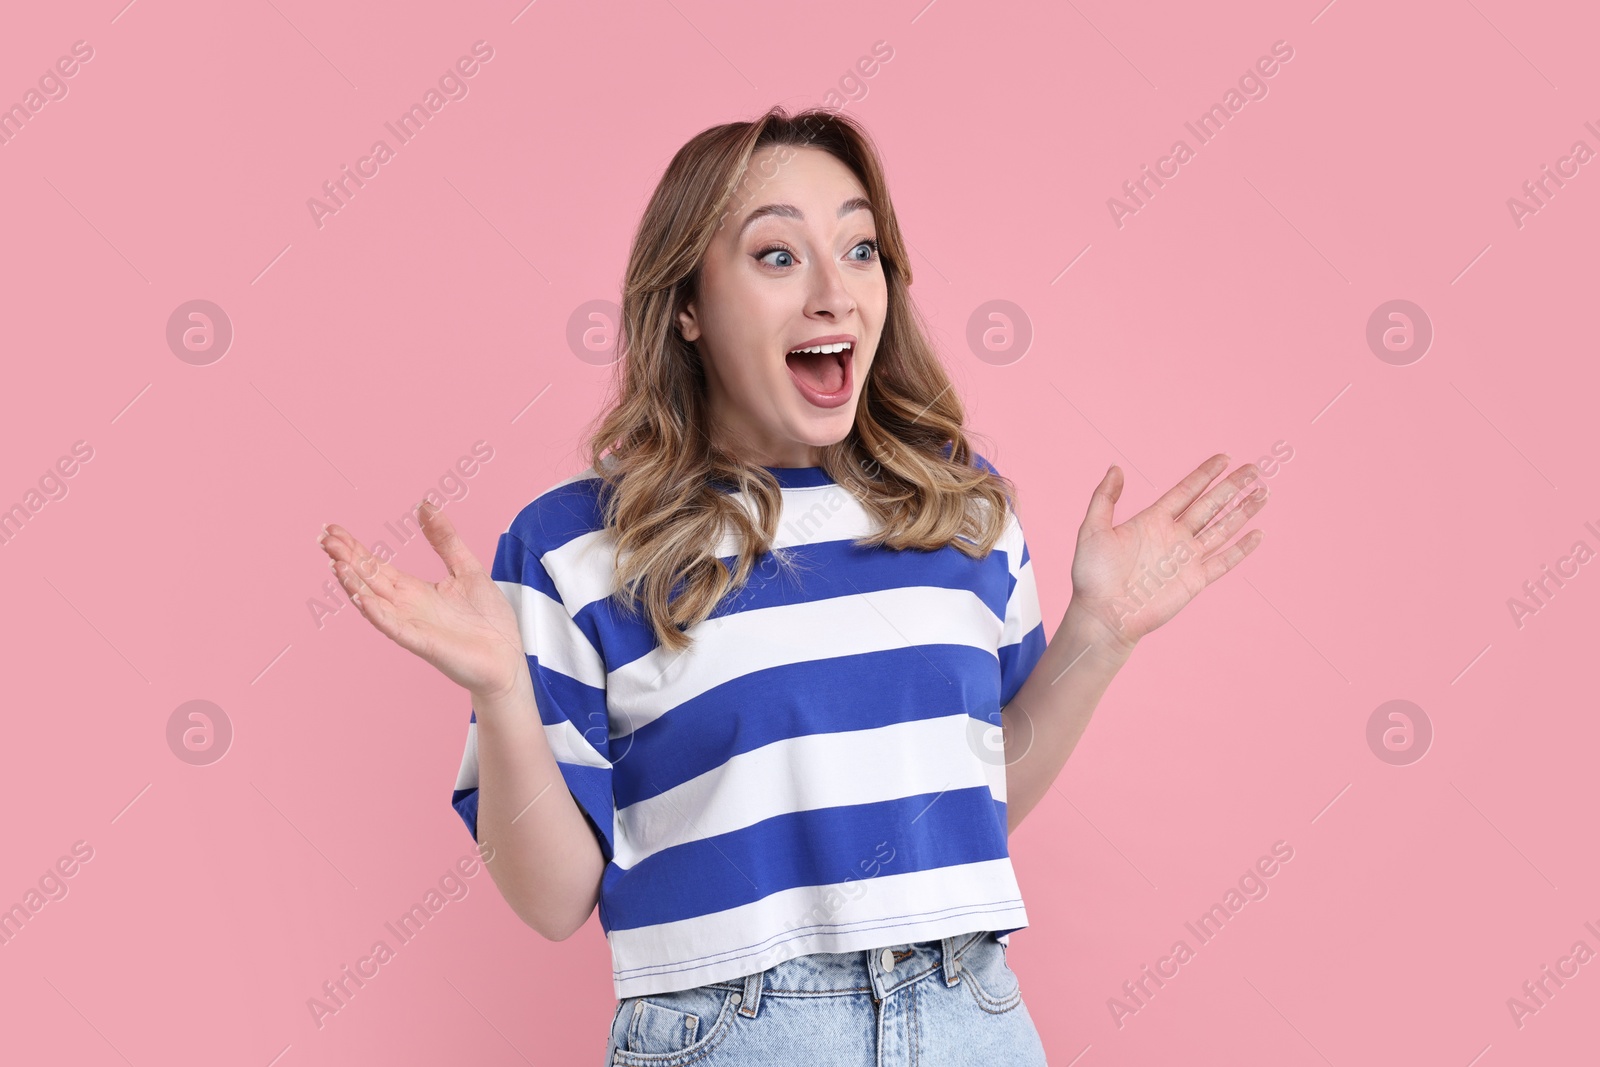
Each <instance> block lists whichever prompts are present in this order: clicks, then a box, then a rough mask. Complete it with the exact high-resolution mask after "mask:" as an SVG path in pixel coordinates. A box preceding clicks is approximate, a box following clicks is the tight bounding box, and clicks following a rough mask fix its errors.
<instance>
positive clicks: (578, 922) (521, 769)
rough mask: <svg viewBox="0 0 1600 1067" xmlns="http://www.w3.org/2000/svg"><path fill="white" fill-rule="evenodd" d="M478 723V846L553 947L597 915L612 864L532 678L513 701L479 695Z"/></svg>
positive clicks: (515, 906) (510, 898)
mask: <svg viewBox="0 0 1600 1067" xmlns="http://www.w3.org/2000/svg"><path fill="white" fill-rule="evenodd" d="M472 707H473V710H474V711H475V712H476V713H477V719H478V840H479V841H480V842H482V843H484V844H487V845H488V846H489V847H490V848H491V849H493V852H492V853H491V854H490V855H491V858H490V859H489V860H487V861H485V863H486V866H487V867H488V868H489V874H490V876H491V877H492V878H493V879H494V883H495V885H496V886H497V887H498V888H499V890H500V893H501V895H502V896H504V897H505V898H506V903H508V904H510V905H511V909H512V910H513V911H515V912H516V913H517V915H518V916H519V917H520V918H521V919H522V921H523V922H525V923H527V924H528V925H529V926H531V927H533V928H534V929H535V930H537V931H538V932H539V933H540V934H541V935H542V936H544V937H545V938H547V939H549V940H552V941H560V940H562V939H564V938H566V937H569V936H571V935H572V934H573V933H574V932H576V931H577V930H578V929H579V928H580V927H582V926H583V924H584V923H585V922H586V921H587V920H588V918H589V915H590V913H591V912H593V911H594V905H595V901H596V899H597V898H598V895H599V891H600V877H601V874H602V872H603V871H604V869H605V860H604V857H603V856H602V855H601V852H600V844H599V842H598V841H596V840H595V837H594V833H593V831H591V830H590V829H589V824H588V822H587V821H586V820H585V819H584V816H583V812H582V810H581V809H579V807H578V804H577V801H575V800H574V799H573V797H572V794H571V793H570V792H569V791H568V790H567V787H566V781H565V779H563V778H562V777H561V769H560V768H559V767H558V766H557V765H556V758H555V754H554V753H553V752H551V750H550V745H549V742H548V741H546V739H545V735H544V727H543V725H542V724H541V723H540V721H539V712H538V709H537V707H536V705H535V703H534V698H533V682H532V679H531V677H530V676H529V675H528V673H527V672H522V673H521V674H520V675H519V677H518V684H517V686H516V687H515V688H514V689H513V690H512V692H510V693H509V694H505V695H503V696H500V697H495V698H490V697H486V696H481V695H478V694H473V697H472Z"/></svg>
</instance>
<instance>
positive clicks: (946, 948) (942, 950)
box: [939, 937, 961, 986]
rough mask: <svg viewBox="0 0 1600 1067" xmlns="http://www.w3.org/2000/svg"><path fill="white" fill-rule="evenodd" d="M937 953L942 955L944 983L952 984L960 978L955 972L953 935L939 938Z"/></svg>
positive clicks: (954, 941) (954, 942)
mask: <svg viewBox="0 0 1600 1067" xmlns="http://www.w3.org/2000/svg"><path fill="white" fill-rule="evenodd" d="M939 955H940V956H942V957H944V984H945V985H947V986H953V985H955V984H956V983H957V982H959V981H960V980H961V979H960V977H959V976H958V975H957V973H956V939H955V938H954V937H943V938H940V939H939Z"/></svg>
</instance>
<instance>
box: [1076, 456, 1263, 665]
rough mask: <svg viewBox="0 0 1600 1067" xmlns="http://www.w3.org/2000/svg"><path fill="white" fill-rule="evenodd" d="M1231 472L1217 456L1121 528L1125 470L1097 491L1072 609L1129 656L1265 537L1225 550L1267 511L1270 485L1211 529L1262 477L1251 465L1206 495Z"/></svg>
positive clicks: (1255, 533) (1081, 539)
mask: <svg viewBox="0 0 1600 1067" xmlns="http://www.w3.org/2000/svg"><path fill="white" fill-rule="evenodd" d="M1227 467H1228V457H1227V456H1226V455H1221V454H1219V455H1215V456H1212V457H1211V458H1210V459H1208V460H1206V461H1205V462H1204V463H1202V464H1201V465H1200V466H1199V467H1197V468H1195V470H1194V473H1192V474H1190V475H1189V476H1188V477H1187V478H1184V479H1183V480H1182V481H1181V482H1179V483H1178V484H1177V485H1175V486H1173V487H1172V488H1171V489H1169V490H1167V492H1166V493H1164V494H1163V495H1162V496H1161V497H1160V499H1158V500H1157V501H1156V502H1155V503H1154V504H1151V505H1150V506H1149V507H1147V508H1145V509H1144V510H1143V511H1141V512H1139V513H1138V514H1137V515H1135V516H1133V517H1132V518H1131V519H1128V520H1127V521H1126V522H1124V523H1123V524H1122V525H1120V526H1113V525H1112V524H1111V511H1112V507H1113V505H1115V504H1116V502H1117V498H1118V497H1120V496H1121V495H1122V486H1123V478H1122V469H1121V468H1120V467H1117V466H1115V465H1113V466H1112V467H1111V469H1110V470H1108V471H1106V476H1105V477H1104V478H1102V479H1101V480H1100V484H1099V485H1098V486H1096V487H1095V491H1094V495H1093V496H1092V497H1091V498H1090V500H1089V512H1088V514H1087V515H1086V516H1084V520H1083V525H1082V526H1081V527H1079V529H1078V547H1077V551H1076V554H1075V555H1074V556H1073V557H1072V605H1071V607H1072V608H1073V609H1079V610H1082V611H1083V612H1084V613H1086V614H1087V615H1088V616H1089V617H1091V618H1092V619H1093V620H1094V621H1095V622H1097V623H1099V624H1100V626H1101V627H1102V628H1103V629H1104V630H1105V631H1106V636H1107V638H1108V640H1110V641H1112V642H1113V643H1115V644H1117V645H1119V646H1120V647H1121V648H1122V649H1124V650H1125V651H1126V650H1131V649H1132V648H1133V646H1134V645H1135V644H1136V643H1138V640H1139V638H1141V637H1143V636H1144V635H1145V634H1147V633H1149V632H1150V631H1151V630H1154V629H1155V628H1156V627H1158V626H1160V625H1161V624H1162V623H1164V622H1166V621H1167V620H1168V619H1170V618H1172V617H1173V616H1174V615H1176V614H1177V613H1178V612H1179V610H1181V609H1182V608H1183V606H1184V605H1185V604H1187V603H1189V601H1191V600H1193V599H1194V598H1195V597H1196V596H1198V595H1200V590H1202V589H1204V588H1205V587H1206V586H1208V585H1210V584H1211V583H1212V582H1214V581H1216V580H1217V579H1218V578H1220V577H1222V576H1223V575H1224V574H1226V573H1228V571H1230V570H1232V569H1233V568H1234V567H1235V566H1237V565H1238V564H1239V561H1241V560H1242V559H1244V557H1246V556H1248V555H1249V554H1250V553H1251V552H1253V551H1255V549H1256V547H1257V546H1258V545H1260V544H1261V540H1262V538H1263V537H1265V536H1266V534H1265V532H1264V531H1262V530H1259V529H1257V530H1251V531H1250V532H1249V533H1247V534H1245V535H1244V536H1243V537H1241V538H1240V539H1239V540H1238V541H1236V542H1234V543H1233V544H1232V545H1227V541H1228V539H1229V538H1230V537H1232V536H1233V534H1234V532H1235V531H1237V530H1238V529H1239V527H1240V526H1243V525H1244V523H1245V521H1246V520H1247V519H1249V518H1250V516H1252V515H1254V514H1255V513H1256V512H1258V511H1260V510H1261V509H1262V508H1263V507H1265V506H1266V503H1267V487H1266V486H1264V485H1263V486H1261V487H1259V488H1258V489H1256V490H1255V491H1254V492H1253V493H1250V494H1249V495H1247V496H1246V497H1245V498H1244V502H1243V503H1242V504H1240V505H1239V506H1238V507H1236V508H1234V509H1233V510H1231V511H1229V512H1228V513H1227V514H1226V515H1224V516H1223V517H1222V518H1221V519H1218V520H1217V521H1215V522H1213V521H1212V520H1213V519H1215V518H1216V516H1217V515H1218V513H1219V512H1220V511H1221V510H1222V509H1223V507H1224V506H1225V505H1226V504H1227V503H1228V502H1229V501H1230V500H1232V499H1233V498H1234V497H1236V496H1237V495H1238V494H1239V493H1240V492H1241V491H1243V490H1244V489H1245V488H1246V487H1247V486H1248V485H1249V484H1250V483H1251V482H1253V481H1255V480H1256V479H1258V478H1260V477H1261V468H1260V467H1257V466H1256V465H1255V464H1254V463H1246V464H1245V465H1244V466H1242V467H1240V468H1239V469H1238V470H1236V471H1234V472H1233V473H1232V474H1231V475H1229V476H1228V477H1227V478H1225V479H1223V480H1222V481H1221V482H1218V483H1217V484H1216V485H1215V486H1214V487H1212V488H1211V489H1210V490H1207V489H1206V486H1208V485H1210V484H1211V481H1212V479H1214V478H1216V477H1217V476H1218V475H1219V474H1221V473H1222V472H1223V471H1225V470H1227ZM1208 524H1209V525H1208ZM1224 545H1227V547H1226V548H1224V547H1223V546H1224Z"/></svg>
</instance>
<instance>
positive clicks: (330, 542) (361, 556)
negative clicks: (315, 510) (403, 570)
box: [322, 523, 401, 600]
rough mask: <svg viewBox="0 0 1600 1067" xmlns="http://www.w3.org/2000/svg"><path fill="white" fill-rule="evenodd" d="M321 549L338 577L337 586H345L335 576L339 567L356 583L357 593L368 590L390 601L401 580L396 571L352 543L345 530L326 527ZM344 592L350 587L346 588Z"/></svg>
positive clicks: (356, 542)
mask: <svg viewBox="0 0 1600 1067" xmlns="http://www.w3.org/2000/svg"><path fill="white" fill-rule="evenodd" d="M322 547H323V551H325V552H327V553H328V555H329V556H330V557H332V561H331V562H332V566H333V573H334V574H335V575H336V576H339V580H340V583H341V584H345V583H344V578H343V576H342V575H339V570H340V566H341V565H343V566H345V567H347V568H348V569H349V570H350V571H351V572H352V573H354V574H355V575H356V576H357V577H358V578H359V579H360V583H359V584H358V585H356V586H355V589H356V591H357V592H366V591H367V590H368V589H370V590H371V591H372V592H373V593H375V594H376V595H378V596H381V597H383V598H384V599H385V600H393V599H394V594H395V587H396V586H397V585H398V584H399V582H400V579H401V574H400V571H399V570H397V569H396V568H394V567H392V566H390V565H389V564H387V563H385V562H383V561H382V560H380V559H379V558H378V557H377V556H374V555H373V554H372V553H371V552H368V551H367V548H366V546H365V545H363V544H362V543H361V542H360V541H358V540H356V538H355V535H353V534H352V533H351V532H350V531H349V530H346V529H345V528H344V527H343V526H339V525H337V524H334V523H329V524H328V536H327V537H326V538H325V539H324V540H323V542H322ZM346 588H347V589H349V588H350V587H349V586H348V585H346Z"/></svg>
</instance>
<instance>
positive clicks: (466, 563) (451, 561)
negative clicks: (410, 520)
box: [417, 500, 483, 578]
mask: <svg viewBox="0 0 1600 1067" xmlns="http://www.w3.org/2000/svg"><path fill="white" fill-rule="evenodd" d="M417 521H418V522H420V523H421V524H422V533H423V535H424V536H426V537H427V539H428V544H430V545H432V546H433V550H434V551H435V552H437V553H439V558H440V559H442V560H444V568H445V570H446V571H448V572H449V573H450V577H452V578H455V577H458V576H459V575H462V574H466V573H469V572H471V571H474V570H482V569H483V567H482V565H481V564H480V563H479V562H478V557H477V556H474V555H473V554H472V550H471V549H469V548H468V547H467V543H466V542H465V541H463V540H461V538H460V536H458V535H457V534H456V528H455V524H454V523H452V522H451V521H450V520H449V519H448V518H446V517H445V514H444V512H443V511H441V510H439V509H438V508H437V507H435V506H434V505H433V503H432V502H431V501H427V500H424V501H423V502H422V504H421V505H420V506H419V507H418V508H417Z"/></svg>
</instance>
